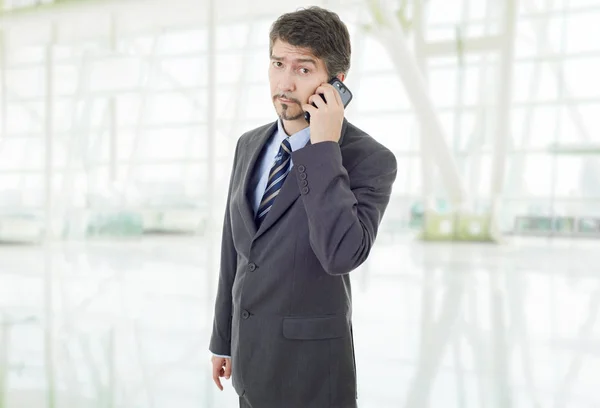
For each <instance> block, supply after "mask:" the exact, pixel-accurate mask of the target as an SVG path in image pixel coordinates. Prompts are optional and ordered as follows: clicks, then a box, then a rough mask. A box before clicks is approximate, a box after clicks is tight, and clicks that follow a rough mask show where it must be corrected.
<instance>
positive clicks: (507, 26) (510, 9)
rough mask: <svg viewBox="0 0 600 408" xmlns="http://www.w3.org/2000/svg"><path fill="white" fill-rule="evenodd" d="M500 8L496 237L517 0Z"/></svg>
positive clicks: (507, 132)
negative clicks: (500, 38)
mask: <svg viewBox="0 0 600 408" xmlns="http://www.w3.org/2000/svg"><path fill="white" fill-rule="evenodd" d="M498 4H502V5H504V16H503V30H502V32H503V36H502V49H501V54H500V76H499V84H498V86H499V87H500V89H499V92H498V115H497V121H496V138H495V140H494V155H493V157H492V189H491V193H492V203H491V228H492V234H493V235H496V236H498V235H499V231H497V227H498V211H499V207H500V196H501V194H502V190H503V188H504V178H505V175H504V173H505V169H506V153H507V150H508V149H507V148H508V145H509V144H508V143H509V137H510V121H511V102H512V80H513V62H514V48H515V46H514V44H515V30H516V19H517V16H516V13H517V6H518V5H517V0H506V1H504V2H501V3H498Z"/></svg>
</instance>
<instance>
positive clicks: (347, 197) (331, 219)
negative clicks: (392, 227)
mask: <svg viewBox="0 0 600 408" xmlns="http://www.w3.org/2000/svg"><path fill="white" fill-rule="evenodd" d="M276 126H277V123H276V122H275V123H272V124H269V125H265V126H262V127H260V128H257V129H255V130H252V131H250V132H247V133H245V134H244V135H243V136H242V137H241V138H240V139H239V140H238V143H237V147H236V151H235V158H234V162H233V170H232V174H231V179H230V185H229V193H228V197H227V207H226V211H225V221H224V223H223V241H222V247H221V270H220V274H219V284H218V293H217V298H216V305H215V317H214V325H213V332H212V337H211V341H210V347H209V348H210V351H211V352H213V353H214V354H223V355H231V363H232V383H233V387H234V388H235V390H236V392H237V394H238V395H240V396H244V397H245V398H246V399H247V400H248V401H249V402H250V404H252V407H254V408H351V407H356V397H357V392H356V388H357V387H356V363H355V360H354V344H353V337H352V294H351V287H350V276H349V272H350V271H352V270H353V269H355V268H357V267H358V266H359V265H360V264H362V263H363V262H364V261H365V259H367V256H368V255H369V252H370V250H371V248H372V246H373V243H374V242H375V237H376V234H377V229H378V227H379V224H380V222H381V219H382V217H383V214H384V211H385V209H386V207H387V204H388V202H389V199H390V192H391V189H392V184H393V182H394V180H395V178H396V159H395V157H394V155H393V154H392V152H390V151H389V150H388V149H387V148H385V147H384V146H383V145H381V144H380V143H378V142H377V141H375V140H374V139H373V138H372V137H370V136H369V135H367V134H366V133H364V132H363V131H361V130H360V129H358V128H357V127H355V126H353V125H352V124H350V123H348V122H347V121H346V120H345V119H344V124H343V127H342V136H341V138H340V140H339V142H338V143H335V142H323V143H316V144H310V142H309V144H308V145H307V146H305V147H304V148H302V149H300V150H297V151H295V152H293V154H292V158H293V162H294V166H293V167H292V169H291V170H290V173H289V174H288V176H287V178H286V180H285V182H284V185H283V187H282V189H281V191H280V193H279V196H278V197H277V199H276V200H275V203H274V204H273V207H272V208H271V210H270V211H269V213H268V214H267V217H266V218H265V220H264V221H263V223H262V224H261V226H260V228H258V229H257V227H256V224H255V221H254V214H253V211H252V207H251V201H250V196H251V194H252V192H251V191H250V190H251V188H250V187H249V183H250V179H251V177H252V174H253V171H254V167H255V165H256V164H257V159H258V157H259V154H260V152H261V149H262V148H263V146H264V145H265V143H266V142H267V140H268V139H269V137H270V136H271V135H272V134H273V132H275V130H276Z"/></svg>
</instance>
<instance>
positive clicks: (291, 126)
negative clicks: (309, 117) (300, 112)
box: [281, 119, 308, 136]
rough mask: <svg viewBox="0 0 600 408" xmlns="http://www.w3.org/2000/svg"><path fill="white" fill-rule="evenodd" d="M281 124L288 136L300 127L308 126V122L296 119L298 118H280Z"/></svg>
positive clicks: (300, 128) (296, 131) (299, 129)
mask: <svg viewBox="0 0 600 408" xmlns="http://www.w3.org/2000/svg"><path fill="white" fill-rule="evenodd" d="M281 124H282V126H283V130H284V132H285V133H286V134H287V135H288V136H291V135H293V134H294V133H298V132H299V131H301V130H302V129H306V128H307V127H308V122H306V121H305V120H304V119H298V120H283V119H282V120H281Z"/></svg>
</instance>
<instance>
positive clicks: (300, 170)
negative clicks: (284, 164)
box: [298, 165, 306, 173]
mask: <svg viewBox="0 0 600 408" xmlns="http://www.w3.org/2000/svg"><path fill="white" fill-rule="evenodd" d="M298 171H299V172H300V173H304V172H305V171H306V167H304V166H303V165H300V166H298Z"/></svg>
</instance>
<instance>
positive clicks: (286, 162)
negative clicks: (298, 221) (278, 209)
mask: <svg viewBox="0 0 600 408" xmlns="http://www.w3.org/2000/svg"><path fill="white" fill-rule="evenodd" d="M291 155H292V146H291V145H290V142H289V141H288V140H287V139H284V140H283V142H281V146H280V147H279V153H278V154H277V157H276V158H275V164H273V167H272V168H271V171H270V172H269V180H268V181H267V188H266V189H265V193H264V194H263V198H262V200H261V202H260V205H259V206H258V212H257V213H256V223H257V225H258V226H260V224H262V222H263V221H264V219H265V217H266V216H267V214H268V212H269V210H270V209H271V207H272V206H273V203H274V202H275V198H276V197H277V195H278V194H279V191H281V187H282V186H283V182H284V181H285V178H286V176H287V174H288V171H289V170H290V159H291Z"/></svg>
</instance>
